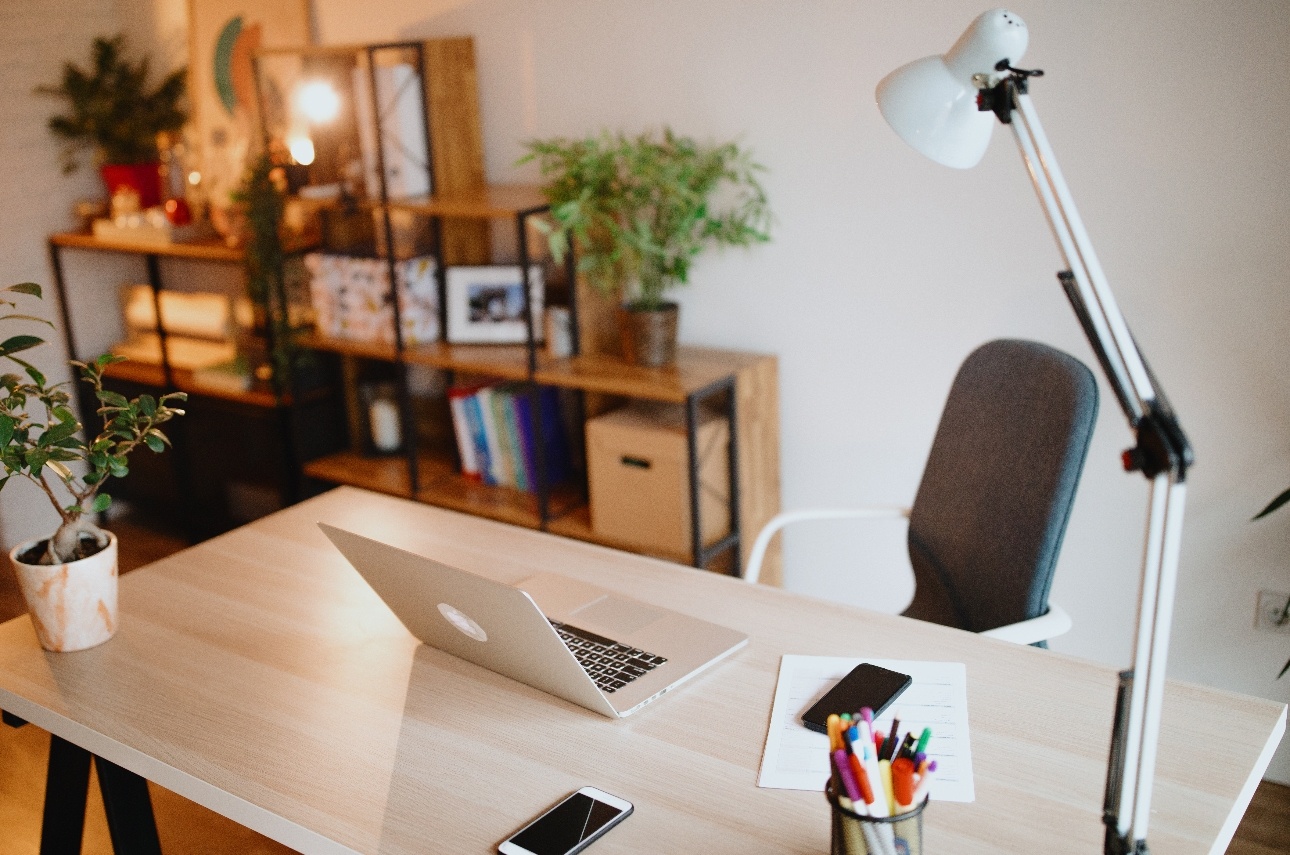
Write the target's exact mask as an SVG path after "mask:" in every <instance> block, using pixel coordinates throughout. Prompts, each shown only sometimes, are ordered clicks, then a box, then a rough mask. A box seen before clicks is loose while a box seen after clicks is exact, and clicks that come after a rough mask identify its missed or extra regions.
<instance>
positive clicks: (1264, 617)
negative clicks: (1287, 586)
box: [1254, 591, 1290, 635]
mask: <svg viewBox="0 0 1290 855" xmlns="http://www.w3.org/2000/svg"><path fill="white" fill-rule="evenodd" d="M1287 601H1290V594H1285V593H1282V592H1280V591H1259V600H1258V612H1257V613H1256V614H1255V616H1254V628H1255V629H1260V630H1263V631H1264V632H1282V633H1286V634H1287V635H1290V619H1288V620H1286V621H1285V622H1283V623H1282V624H1281V625H1279V626H1278V625H1277V621H1279V620H1281V616H1282V614H1284V613H1285V610H1286V602H1287Z"/></svg>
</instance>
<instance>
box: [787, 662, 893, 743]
mask: <svg viewBox="0 0 1290 855" xmlns="http://www.w3.org/2000/svg"><path fill="white" fill-rule="evenodd" d="M913 682H914V678H913V677H910V676H909V675H908V674H902V673H900V672H899V671H891V670H889V669H887V668H879V667H878V666H877V665H870V664H869V663H867V662H865V663H862V664H860V665H857V666H856V667H855V668H852V669H851V673H850V674H847V675H846V676H845V677H843V678H842V679H841V680H839V681H838V684H837V685H836V686H834V687H833V688H832V689H829V691H828V693H827V694H825V696H824V697H822V698H820V700H819V701H818V702H816V704H815V705H814V706H812V707H811V708H810V709H809V710H807V711H806V712H805V713H803V714H802V724H804V725H806V727H807V729H808V730H815V731H818V732H820V733H828V732H829V729H828V720H829V716H830V715H835V714H836V715H842V713H851V714H852V715H855V714H856V713H857V712H859V711H860V710H861V709H863V708H864V707H868V708H869V709H871V710H873V717H874V718H877V717H878V716H880V715H882V713H883V710H885V709H887V707H889V706H891V702H892V701H894V700H896V698H898V697H900V693H901V692H903V691H905V690H906V689H908V688H909V686H910V684H911V683H913Z"/></svg>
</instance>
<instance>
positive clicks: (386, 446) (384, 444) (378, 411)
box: [368, 398, 403, 451]
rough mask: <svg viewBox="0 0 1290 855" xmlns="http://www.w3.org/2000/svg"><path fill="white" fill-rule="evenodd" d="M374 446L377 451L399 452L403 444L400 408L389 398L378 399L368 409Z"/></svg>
mask: <svg viewBox="0 0 1290 855" xmlns="http://www.w3.org/2000/svg"><path fill="white" fill-rule="evenodd" d="M368 419H369V420H370V422H371V428H372V445H374V446H375V447H376V450H377V451H398V449H399V445H401V444H402V442H403V432H402V431H401V430H400V429H399V408H398V407H397V406H396V405H395V403H394V402H393V401H391V400H390V399H389V398H377V399H376V400H375V401H373V402H372V405H371V407H369V408H368Z"/></svg>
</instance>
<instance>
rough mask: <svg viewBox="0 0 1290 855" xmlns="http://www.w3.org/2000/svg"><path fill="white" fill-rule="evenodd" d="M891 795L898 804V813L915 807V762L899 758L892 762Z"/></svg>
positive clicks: (906, 758)
mask: <svg viewBox="0 0 1290 855" xmlns="http://www.w3.org/2000/svg"><path fill="white" fill-rule="evenodd" d="M891 795H892V798H893V799H894V800H895V802H896V813H905V812H906V811H908V810H910V809H911V808H913V806H914V761H913V760H910V759H909V758H908V757H898V758H896V759H895V760H893V761H891Z"/></svg>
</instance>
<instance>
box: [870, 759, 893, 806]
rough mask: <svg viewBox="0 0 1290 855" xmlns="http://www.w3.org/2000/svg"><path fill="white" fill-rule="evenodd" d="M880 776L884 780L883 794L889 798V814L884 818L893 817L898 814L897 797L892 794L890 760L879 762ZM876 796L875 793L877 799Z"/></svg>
mask: <svg viewBox="0 0 1290 855" xmlns="http://www.w3.org/2000/svg"><path fill="white" fill-rule="evenodd" d="M878 774H879V775H880V776H881V778H882V792H883V794H884V795H886V797H887V813H885V814H884V816H891V815H892V814H894V813H895V812H896V797H895V795H894V794H893V793H892V789H891V785H892V780H891V761H890V760H879V761H878ZM876 795H877V794H876V793H875V797H876Z"/></svg>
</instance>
